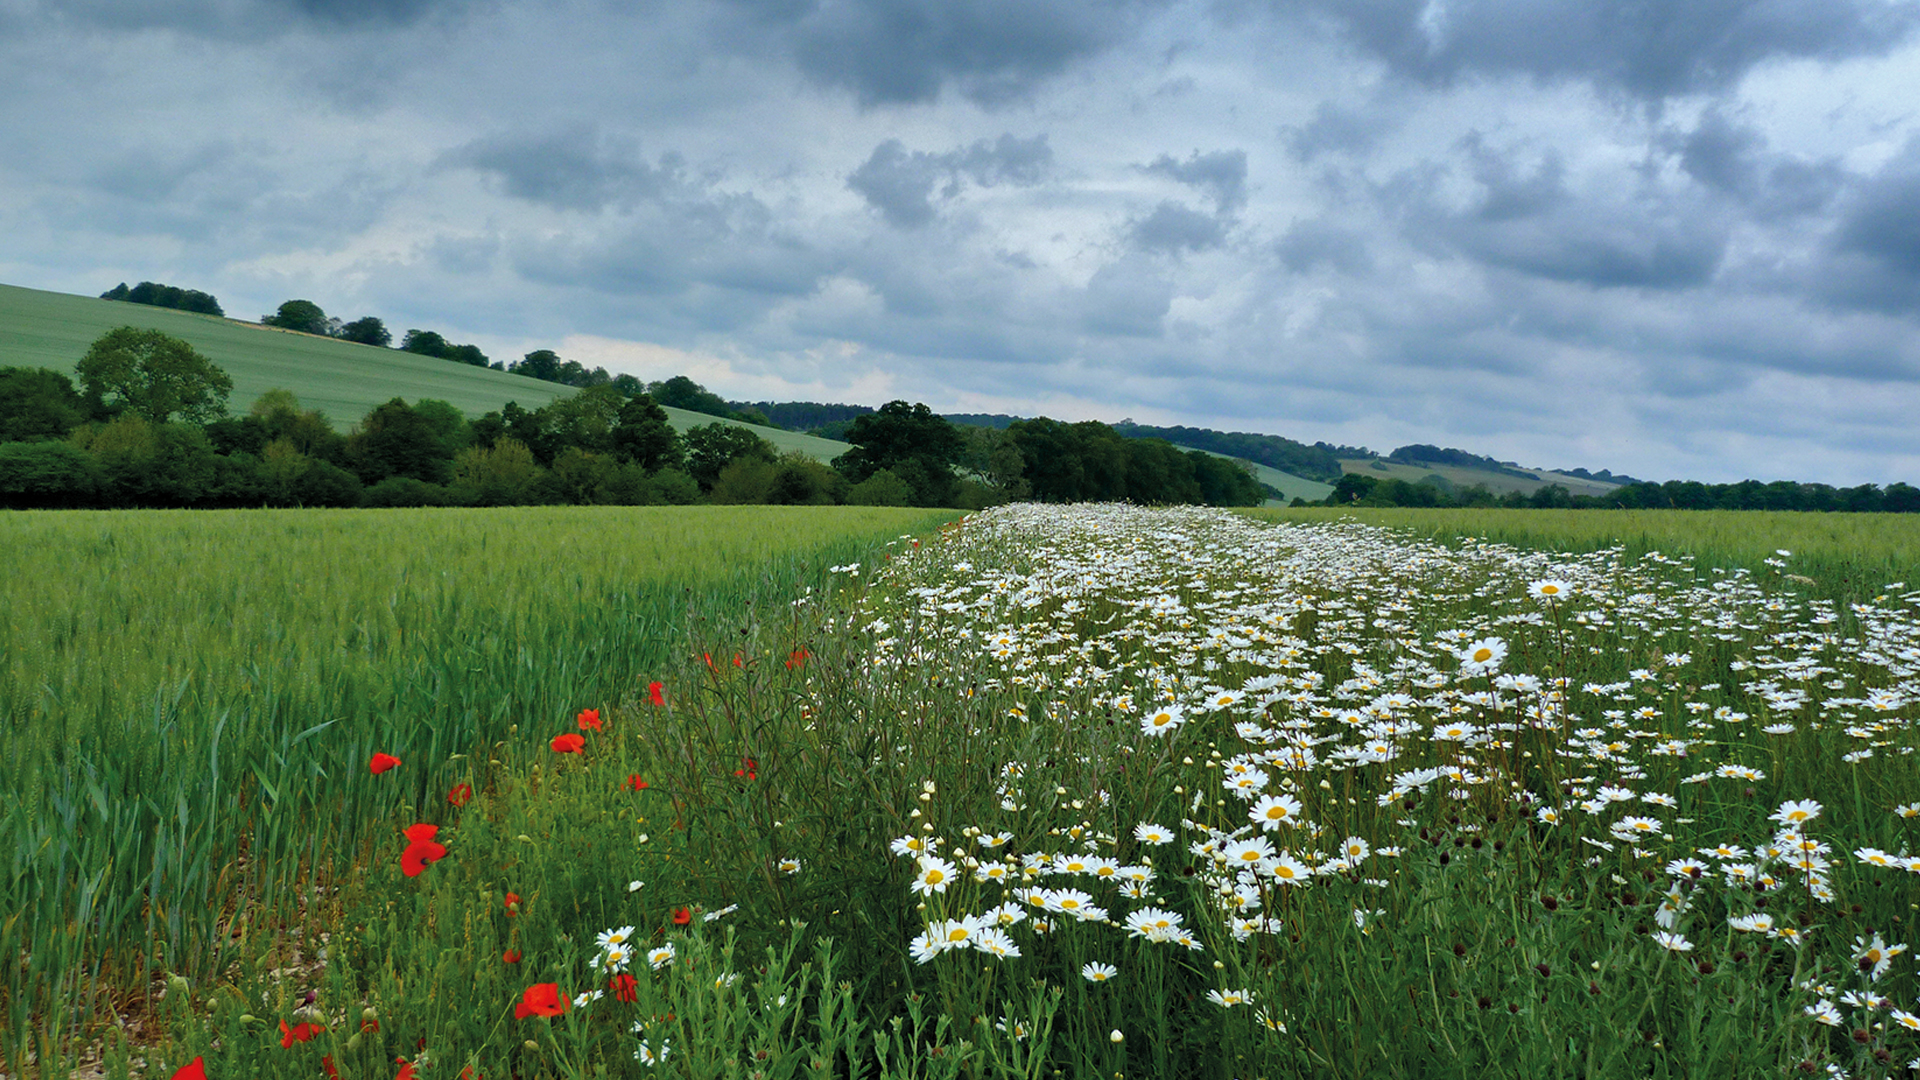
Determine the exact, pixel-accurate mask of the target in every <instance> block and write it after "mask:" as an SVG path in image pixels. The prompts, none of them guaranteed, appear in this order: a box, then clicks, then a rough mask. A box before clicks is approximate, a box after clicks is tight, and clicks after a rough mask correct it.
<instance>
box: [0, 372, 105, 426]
mask: <svg viewBox="0 0 1920 1080" xmlns="http://www.w3.org/2000/svg"><path fill="white" fill-rule="evenodd" d="M86 419H87V404H86V402H85V401H84V400H83V399H82V398H81V397H80V392H79V391H77V390H75V389H74V388H73V380H72V379H69V378H67V377H66V376H65V375H62V374H61V373H59V372H57V371H48V370H46V369H45V368H19V367H10V368H0V442H31V441H34V440H37V439H61V438H65V437H66V434H67V432H69V431H72V430H73V429H74V428H77V427H79V426H80V425H81V424H82V423H83V422H85V421H86Z"/></svg>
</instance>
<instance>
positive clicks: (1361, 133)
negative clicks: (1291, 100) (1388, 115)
mask: <svg viewBox="0 0 1920 1080" xmlns="http://www.w3.org/2000/svg"><path fill="white" fill-rule="evenodd" d="M1390 126H1391V124H1390V123H1388V122H1387V121H1383V120H1380V119H1376V118H1374V117H1370V116H1367V115H1366V114H1364V113H1361V112H1358V111H1355V110H1352V109H1344V108H1341V107H1340V106H1338V105H1335V104H1334V103H1333V102H1331V101H1323V102H1321V103H1320V105H1319V107H1318V108H1316V109H1314V111H1313V119H1311V120H1309V121H1307V122H1306V123H1305V124H1302V125H1299V126H1288V127H1284V128H1281V129H1280V137H1281V139H1282V140H1284V141H1285V142H1286V144H1287V151H1288V153H1291V154H1292V155H1293V157H1294V159H1295V160H1297V161H1300V162H1303V163H1304V162H1309V161H1312V160H1313V159H1314V158H1316V157H1319V156H1320V155H1321V154H1326V153H1335V152H1338V153H1347V154H1364V153H1366V152H1367V151H1369V150H1372V149H1373V148H1374V146H1375V144H1377V143H1378V142H1379V141H1380V136H1381V135H1383V134H1385V133H1386V130H1387V129H1388V128H1389V127H1390Z"/></svg>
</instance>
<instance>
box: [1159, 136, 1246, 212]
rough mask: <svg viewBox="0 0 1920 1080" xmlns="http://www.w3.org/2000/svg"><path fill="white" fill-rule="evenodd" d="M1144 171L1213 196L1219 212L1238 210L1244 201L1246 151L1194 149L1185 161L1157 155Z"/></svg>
mask: <svg viewBox="0 0 1920 1080" xmlns="http://www.w3.org/2000/svg"><path fill="white" fill-rule="evenodd" d="M1142 168H1143V169H1144V170H1145V171H1146V172H1149V173H1154V174H1157V175H1160V176H1165V177H1168V178H1170V179H1173V180H1177V181H1179V182H1180V183H1182V184H1187V185H1189V186H1191V187H1196V188H1199V189H1200V190H1202V191H1204V192H1206V193H1207V194H1209V195H1211V196H1213V202H1214V208H1215V209H1217V210H1219V211H1220V212H1221V213H1229V212H1232V211H1235V210H1238V209H1240V208H1241V207H1243V206H1245V205H1246V203H1247V152H1246V151H1245V150H1215V151H1213V152H1211V153H1207V154H1202V153H1201V152H1200V151H1198V150H1195V151H1194V152H1193V154H1192V155H1191V156H1189V157H1188V158H1187V160H1185V161H1176V160H1175V159H1174V158H1173V156H1172V155H1170V154H1161V155H1160V156H1159V157H1157V158H1155V159H1154V160H1153V163H1152V164H1150V165H1145V166H1143V167H1142Z"/></svg>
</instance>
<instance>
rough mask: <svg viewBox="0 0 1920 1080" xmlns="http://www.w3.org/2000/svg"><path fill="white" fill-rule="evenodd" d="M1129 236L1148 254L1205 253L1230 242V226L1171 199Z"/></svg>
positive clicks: (1137, 222) (1147, 217)
mask: <svg viewBox="0 0 1920 1080" xmlns="http://www.w3.org/2000/svg"><path fill="white" fill-rule="evenodd" d="M1128 235H1129V237H1130V238H1131V239H1132V241H1133V243H1134V246H1136V247H1138V248H1140V249H1142V250H1144V251H1164V252H1179V251H1205V250H1206V249H1208V248H1216V247H1219V246H1220V245H1221V244H1223V243H1225V242H1226V238H1227V226H1226V223H1225V222H1223V221H1222V220H1221V219H1220V218H1219V217H1217V216H1215V215H1213V214H1203V213H1201V212H1200V211H1198V210H1195V209H1193V208H1192V207H1190V206H1187V205H1186V204H1184V203H1177V202H1174V201H1173V200H1171V199H1169V200H1167V201H1165V202H1162V203H1161V204H1160V205H1159V206H1156V207H1154V208H1153V213H1151V214H1148V215H1147V216H1146V217H1144V218H1141V219H1140V220H1139V221H1136V222H1134V223H1133V227H1132V228H1131V229H1130V230H1128Z"/></svg>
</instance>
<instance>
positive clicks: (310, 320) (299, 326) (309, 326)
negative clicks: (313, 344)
mask: <svg viewBox="0 0 1920 1080" xmlns="http://www.w3.org/2000/svg"><path fill="white" fill-rule="evenodd" d="M260 325H262V326H277V327H279V328H280V329H282V330H297V331H299V332H300V333H302V334H319V335H320V336H322V337H325V336H326V334H327V330H328V323H327V313H326V312H324V311H321V310H320V305H319V304H316V303H314V302H313V301H311V300H289V301H287V302H286V303H284V304H281V305H280V310H278V311H276V312H274V313H273V314H271V315H262V316H260Z"/></svg>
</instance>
